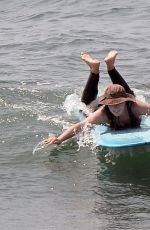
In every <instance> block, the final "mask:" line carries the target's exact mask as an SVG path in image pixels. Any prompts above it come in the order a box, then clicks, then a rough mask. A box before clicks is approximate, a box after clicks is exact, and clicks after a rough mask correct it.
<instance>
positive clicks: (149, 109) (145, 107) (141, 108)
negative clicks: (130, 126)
mask: <svg viewBox="0 0 150 230" xmlns="http://www.w3.org/2000/svg"><path fill="white" fill-rule="evenodd" d="M133 111H134V112H135V114H136V115H137V116H141V115H147V116H150V104H149V103H147V102H143V101H140V100H137V102H136V104H135V105H134V106H133Z"/></svg>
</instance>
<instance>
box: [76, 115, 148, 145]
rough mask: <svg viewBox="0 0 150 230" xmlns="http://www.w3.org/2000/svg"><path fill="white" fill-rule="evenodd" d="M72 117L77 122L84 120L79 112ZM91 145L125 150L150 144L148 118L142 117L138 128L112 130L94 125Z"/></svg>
mask: <svg viewBox="0 0 150 230" xmlns="http://www.w3.org/2000/svg"><path fill="white" fill-rule="evenodd" d="M74 115H75V117H76V118H78V119H79V120H83V119H85V116H84V115H82V114H81V113H80V112H79V111H75V112H74ZM93 143H94V144H95V145H96V146H102V147H108V148H125V147H134V146H140V145H149V144H150V117H147V116H143V117H142V121H141V126H140V127H139V128H134V129H133V128H132V129H125V130H112V129H111V128H109V127H108V126H105V125H95V127H94V128H93Z"/></svg>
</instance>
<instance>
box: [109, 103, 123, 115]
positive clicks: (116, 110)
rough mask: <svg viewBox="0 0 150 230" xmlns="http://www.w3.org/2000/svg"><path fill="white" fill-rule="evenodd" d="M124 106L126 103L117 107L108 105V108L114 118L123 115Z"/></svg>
mask: <svg viewBox="0 0 150 230" xmlns="http://www.w3.org/2000/svg"><path fill="white" fill-rule="evenodd" d="M125 105H126V103H125V102H123V103H120V104H117V105H108V108H109V110H110V112H111V113H112V114H113V115H114V116H115V117H119V116H121V115H122V114H123V112H124V111H125Z"/></svg>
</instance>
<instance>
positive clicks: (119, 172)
mask: <svg viewBox="0 0 150 230" xmlns="http://www.w3.org/2000/svg"><path fill="white" fill-rule="evenodd" d="M111 49H116V50H117V51H118V56H117V60H116V68H117V69H118V70H119V72H121V74H122V75H123V76H124V78H125V79H126V81H127V82H128V83H129V85H130V86H131V87H132V88H133V90H134V91H135V93H136V94H137V96H139V97H140V98H141V99H142V100H146V101H149V102H150V73H149V72H150V1H145V0H139V1H136V0H126V1H121V0H118V1H116V0H107V1H104V0H86V1H85V0H81V1H77V0H13V1H11V0H1V1H0V229H2V230H35V229H36V230H49V229H54V230H112V229H113V230H117V229H123V230H125V229H131V230H135V229H136V230H137V229H142V230H148V229H150V151H149V149H147V148H140V149H136V148H135V149H127V150H124V151H123V152H122V151H120V152H115V151H112V150H108V149H95V148H94V147H93V146H92V143H88V144H86V143H83V141H81V140H78V139H76V138H74V139H71V140H69V141H67V142H65V143H63V144H62V145H60V146H44V145H43V144H42V140H43V139H44V138H46V137H47V136H48V135H54V134H59V133H61V132H62V130H63V129H65V128H66V127H69V126H70V125H71V124H73V123H75V122H76V121H77V120H76V119H75V118H74V117H72V116H69V115H68V114H67V112H66V110H65V109H64V102H65V100H66V97H67V96H68V95H71V94H76V95H79V96H81V92H82V90H83V87H84V85H85V83H86V80H87V78H88V74H89V69H88V67H87V66H86V64H85V63H83V61H82V60H81V59H80V53H81V52H82V51H83V52H89V53H90V54H91V55H92V57H94V58H99V59H100V60H101V80H100V85H99V88H100V91H101V92H102V91H103V90H104V88H105V86H106V85H107V84H110V80H109V77H108V74H107V70H106V66H105V63H104V58H105V56H106V55H107V53H108V52H109V51H110V50H111ZM101 92H100V93H101Z"/></svg>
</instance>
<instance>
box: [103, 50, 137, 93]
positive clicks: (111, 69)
mask: <svg viewBox="0 0 150 230" xmlns="http://www.w3.org/2000/svg"><path fill="white" fill-rule="evenodd" d="M117 54H118V53H117V51H116V50H112V51H110V52H109V53H108V55H107V57H106V58H105V62H106V65H107V70H108V74H109V76H110V78H111V80H112V82H113V84H119V85H121V86H123V87H124V88H125V90H126V92H127V93H130V94H132V95H134V92H133V91H132V90H131V89H130V87H129V85H128V84H127V82H126V81H125V80H124V79H123V78H122V76H121V75H120V74H119V72H118V71H117V70H116V69H115V66H114V63H115V59H116V56H117Z"/></svg>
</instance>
